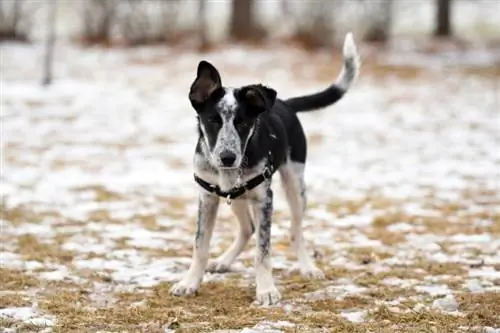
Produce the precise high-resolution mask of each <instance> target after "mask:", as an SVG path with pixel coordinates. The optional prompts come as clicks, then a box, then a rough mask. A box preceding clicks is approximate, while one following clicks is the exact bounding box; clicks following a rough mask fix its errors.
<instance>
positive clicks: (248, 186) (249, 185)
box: [194, 159, 274, 204]
mask: <svg viewBox="0 0 500 333" xmlns="http://www.w3.org/2000/svg"><path fill="white" fill-rule="evenodd" d="M273 173H274V168H273V165H272V162H271V161H270V159H268V160H267V163H266V167H265V168H264V171H263V172H262V173H261V174H259V175H257V176H255V177H253V178H251V179H250V180H248V181H247V182H245V183H243V184H241V185H238V186H236V187H233V188H232V189H231V190H230V191H227V192H226V191H222V190H221V189H220V187H219V185H213V184H210V183H208V182H207V181H205V180H203V179H201V178H200V177H198V176H197V175H196V174H194V181H195V182H197V183H198V185H200V186H201V187H203V188H204V189H205V190H206V191H207V192H210V193H213V194H216V195H218V196H219V197H223V198H226V199H227V203H228V204H230V203H231V200H232V199H236V198H238V197H240V196H242V195H243V194H245V192H246V191H250V190H253V189H254V188H256V187H257V186H259V185H260V184H262V183H263V182H264V181H265V180H267V179H271V177H272V175H273Z"/></svg>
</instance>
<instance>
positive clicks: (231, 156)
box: [220, 150, 236, 167]
mask: <svg viewBox="0 0 500 333" xmlns="http://www.w3.org/2000/svg"><path fill="white" fill-rule="evenodd" d="M220 160H221V162H222V164H223V165H224V166H226V167H230V166H232V165H233V163H234V161H236V154H235V153H233V152H231V151H229V150H224V151H223V152H222V153H221V154H220Z"/></svg>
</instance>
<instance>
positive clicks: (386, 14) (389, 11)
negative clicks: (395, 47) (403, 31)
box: [364, 0, 394, 43]
mask: <svg viewBox="0 0 500 333" xmlns="http://www.w3.org/2000/svg"><path fill="white" fill-rule="evenodd" d="M393 3H394V1H393V0H382V1H381V3H380V4H378V5H377V8H376V10H375V11H374V12H375V17H373V18H371V20H372V23H371V25H370V27H369V28H368V30H367V32H366V34H365V36H364V40H365V41H367V42H381V43H386V42H387V41H388V40H389V35H390V32H391V27H392V15H393Z"/></svg>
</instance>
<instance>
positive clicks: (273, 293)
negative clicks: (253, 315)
mask: <svg viewBox="0 0 500 333" xmlns="http://www.w3.org/2000/svg"><path fill="white" fill-rule="evenodd" d="M280 300H281V294H280V292H279V290H278V289H277V288H276V287H275V286H272V288H270V289H267V290H265V291H257V299H256V301H257V303H258V304H259V305H263V306H270V305H275V304H277V303H278V302H279V301H280Z"/></svg>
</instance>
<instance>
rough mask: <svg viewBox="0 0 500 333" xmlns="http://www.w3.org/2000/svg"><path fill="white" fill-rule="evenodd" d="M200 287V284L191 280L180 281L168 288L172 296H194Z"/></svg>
mask: <svg viewBox="0 0 500 333" xmlns="http://www.w3.org/2000/svg"><path fill="white" fill-rule="evenodd" d="M199 287H200V282H199V281H196V280H192V279H182V280H180V281H179V282H177V283H176V284H174V285H173V286H172V287H171V288H170V294H172V295H174V296H188V295H195V294H196V292H197V291H198V288H199Z"/></svg>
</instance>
